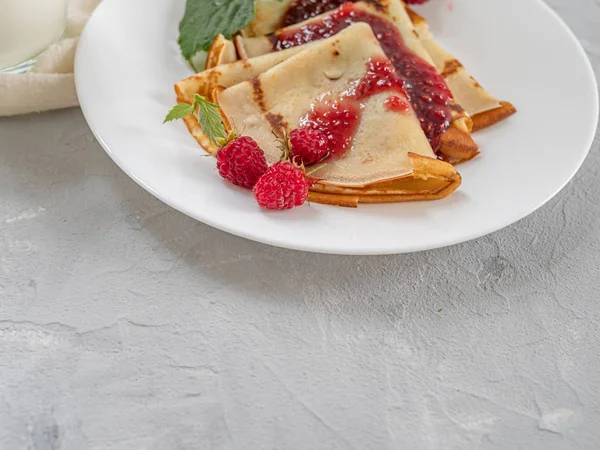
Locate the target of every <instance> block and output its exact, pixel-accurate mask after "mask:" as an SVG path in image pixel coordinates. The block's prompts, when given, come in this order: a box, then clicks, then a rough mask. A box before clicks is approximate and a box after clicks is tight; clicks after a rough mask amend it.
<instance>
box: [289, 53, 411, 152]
mask: <svg viewBox="0 0 600 450" xmlns="http://www.w3.org/2000/svg"><path fill="white" fill-rule="evenodd" d="M403 86H404V80H402V79H401V78H400V77H398V75H397V74H396V71H395V70H394V67H393V66H392V63H391V62H390V61H389V60H388V59H386V58H384V57H377V58H373V59H371V60H369V62H368V63H367V72H366V74H365V75H364V77H363V78H362V79H361V80H360V82H359V83H358V85H357V86H356V87H355V88H354V89H353V90H349V91H347V92H345V93H344V95H343V96H342V97H341V98H337V99H334V100H322V101H320V102H318V103H316V104H315V105H313V107H312V109H311V111H310V113H309V114H308V115H307V116H306V117H305V118H304V119H302V120H301V121H300V126H302V127H307V128H313V129H316V130H319V131H321V132H322V133H324V134H325V136H327V140H328V143H327V145H328V148H329V157H330V158H335V157H339V156H340V155H341V154H343V152H344V151H345V150H347V149H348V148H349V147H350V145H351V144H352V139H353V138H354V135H355V134H356V131H357V129H358V125H359V123H360V118H361V116H362V109H363V107H364V102H365V100H367V99H368V98H370V97H372V96H373V95H376V94H380V93H383V92H389V93H390V94H393V95H390V97H389V98H388V99H387V100H386V106H387V107H388V109H390V110H392V111H395V112H398V113H408V112H409V111H410V109H409V105H408V103H407V101H408V97H407V95H406V92H405V91H404V88H403Z"/></svg>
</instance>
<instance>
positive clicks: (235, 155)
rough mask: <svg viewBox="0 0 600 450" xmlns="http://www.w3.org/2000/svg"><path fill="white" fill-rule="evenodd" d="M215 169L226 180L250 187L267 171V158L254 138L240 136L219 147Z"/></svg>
mask: <svg viewBox="0 0 600 450" xmlns="http://www.w3.org/2000/svg"><path fill="white" fill-rule="evenodd" d="M217 169H219V174H220V175H221V176H222V177H223V178H225V179H226V180H229V181H231V182H232V183H233V184H237V185H238V186H242V187H245V188H248V189H252V188H253V187H254V185H255V184H256V182H257V181H258V179H259V178H260V177H261V176H262V175H263V174H264V173H265V172H266V171H267V160H266V159H265V154H264V152H263V151H262V150H261V148H260V147H259V146H258V144H257V143H256V141H255V140H254V139H252V138H251V137H248V136H241V137H239V138H237V139H235V140H233V141H232V142H230V143H229V144H227V145H226V146H225V147H223V148H221V149H219V151H218V152H217Z"/></svg>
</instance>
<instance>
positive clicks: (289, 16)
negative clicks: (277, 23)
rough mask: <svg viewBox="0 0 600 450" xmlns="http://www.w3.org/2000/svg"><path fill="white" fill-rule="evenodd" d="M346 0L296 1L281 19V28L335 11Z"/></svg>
mask: <svg viewBox="0 0 600 450" xmlns="http://www.w3.org/2000/svg"><path fill="white" fill-rule="evenodd" d="M346 1H347V0H296V1H294V2H292V3H291V4H290V6H289V7H288V10H287V11H286V13H285V16H284V18H283V26H284V27H287V26H290V25H294V24H295V23H298V22H304V21H305V20H308V19H310V18H311V17H315V16H318V15H319V14H323V13H326V12H327V11H331V10H332V9H336V8H338V7H339V6H341V5H342V4H344V3H345V2H346Z"/></svg>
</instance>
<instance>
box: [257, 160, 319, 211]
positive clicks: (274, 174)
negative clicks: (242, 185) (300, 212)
mask: <svg viewBox="0 0 600 450" xmlns="http://www.w3.org/2000/svg"><path fill="white" fill-rule="evenodd" d="M310 185H311V183H310V181H309V180H307V179H306V177H305V176H304V171H303V170H302V169H300V168H299V167H297V166H295V165H294V164H292V163H291V162H289V161H282V162H278V163H275V164H273V165H272V166H271V167H269V169H268V170H267V172H266V173H265V174H264V175H263V176H262V177H260V178H259V180H258V182H257V183H256V185H255V186H254V198H256V201H257V202H258V204H259V205H260V206H261V207H263V208H267V209H290V208H293V207H294V206H300V205H301V204H302V203H304V201H305V200H306V198H307V197H308V187H309V186H310Z"/></svg>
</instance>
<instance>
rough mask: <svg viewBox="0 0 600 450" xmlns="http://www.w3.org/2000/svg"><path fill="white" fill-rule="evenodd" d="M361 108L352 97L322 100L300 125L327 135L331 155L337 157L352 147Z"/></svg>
mask: <svg viewBox="0 0 600 450" xmlns="http://www.w3.org/2000/svg"><path fill="white" fill-rule="evenodd" d="M360 117H361V108H360V104H358V102H356V101H354V99H352V98H350V97H346V98H342V99H340V100H335V101H321V102H319V103H317V104H316V105H314V106H313V108H312V110H311V111H310V113H309V114H308V117H306V119H304V120H301V121H300V125H301V126H303V127H307V128H313V129H315V130H319V131H321V132H323V133H324V134H325V136H327V141H328V142H327V148H328V149H329V157H330V158H335V157H336V156H340V155H341V154H343V153H344V151H345V150H346V149H348V148H349V147H350V144H351V143H352V139H353V138H354V135H355V134H356V130H357V129H358V124H359V122H360Z"/></svg>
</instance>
